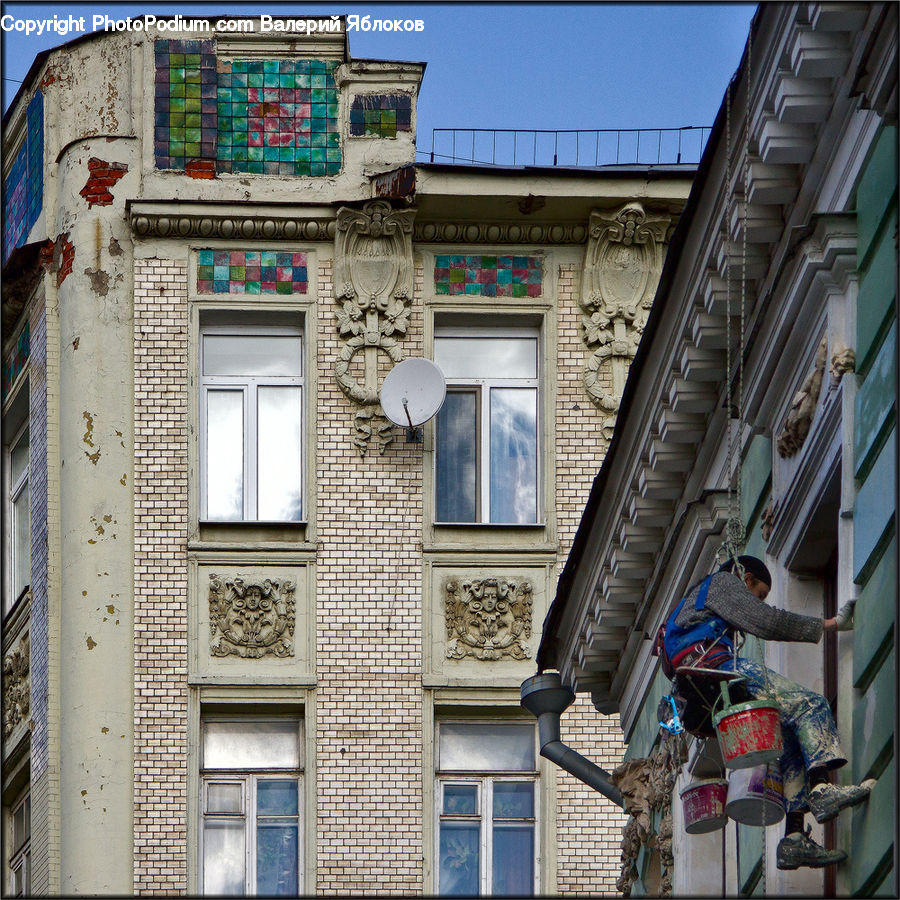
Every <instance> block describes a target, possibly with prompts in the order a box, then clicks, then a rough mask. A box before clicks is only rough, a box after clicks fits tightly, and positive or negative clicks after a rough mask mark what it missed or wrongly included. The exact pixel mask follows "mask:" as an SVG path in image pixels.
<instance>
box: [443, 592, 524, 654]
mask: <svg viewBox="0 0 900 900" xmlns="http://www.w3.org/2000/svg"><path fill="white" fill-rule="evenodd" d="M445 590H446V597H445V615H446V620H447V639H448V644H447V658H448V659H464V658H465V657H467V656H473V657H475V659H483V660H496V659H504V658H512V659H528V658H529V657H530V656H531V648H530V647H528V645H527V644H524V643H523V642H522V639H523V638H530V637H531V608H532V597H531V595H532V587H531V584H530V583H529V582H528V581H524V580H523V581H520V580H512V579H507V578H481V579H478V580H476V581H464V582H460V581H457V580H456V579H451V580H449V581H447V583H446V586H445Z"/></svg>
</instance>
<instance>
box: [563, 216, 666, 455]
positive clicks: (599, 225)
mask: <svg viewBox="0 0 900 900" xmlns="http://www.w3.org/2000/svg"><path fill="white" fill-rule="evenodd" d="M670 223H671V217H670V216H650V215H648V214H647V213H646V212H645V211H644V208H643V206H641V204H640V203H637V202H632V203H626V204H625V205H624V206H623V207H622V208H621V209H619V210H618V212H615V213H609V212H598V211H594V212H592V213H591V218H590V228H589V237H588V244H587V248H586V250H585V255H584V275H583V278H582V297H581V300H579V306H580V307H581V310H582V316H581V326H582V339H583V341H584V343H585V345H586V346H587V348H588V350H589V351H590V353H591V356H590V358H589V359H588V361H587V364H586V365H585V369H584V387H585V390H586V391H587V395H588V397H589V398H590V400H591V402H592V403H593V404H594V405H595V406H597V407H598V408H599V409H601V410H603V411H604V412H606V413H609V414H610V415H608V416H607V417H606V419H605V420H604V422H603V430H604V434H605V436H606V437H607V438H608V437H609V436H610V434H611V433H612V428H613V425H614V424H615V414H616V412H617V411H618V409H619V401H620V400H621V398H622V390H623V389H624V387H625V378H626V376H627V374H628V366H629V364H630V363H631V360H632V359H633V358H634V354H635V352H636V351H637V346H638V342H639V341H640V339H641V334H642V333H643V331H644V324H645V323H646V321H647V314H648V311H649V309H650V305H651V304H652V302H653V297H654V294H655V293H656V285H657V282H658V281H659V275H660V272H661V271H662V263H663V257H664V248H665V244H666V241H667V239H668V230H669V225H670Z"/></svg>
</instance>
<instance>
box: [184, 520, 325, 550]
mask: <svg viewBox="0 0 900 900" xmlns="http://www.w3.org/2000/svg"><path fill="white" fill-rule="evenodd" d="M308 528H309V523H307V522H200V523H199V527H198V529H197V533H196V540H194V541H191V544H190V546H192V547H193V545H195V544H197V543H201V544H207V545H208V544H214V545H220V544H227V545H230V544H239V545H241V546H245V545H246V544H248V543H250V544H269V543H274V544H302V543H305V542H306V535H307V531H308Z"/></svg>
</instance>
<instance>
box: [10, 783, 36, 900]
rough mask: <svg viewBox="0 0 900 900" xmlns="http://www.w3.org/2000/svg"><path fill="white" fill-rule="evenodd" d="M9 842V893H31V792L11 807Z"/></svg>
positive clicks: (15, 894)
mask: <svg viewBox="0 0 900 900" xmlns="http://www.w3.org/2000/svg"><path fill="white" fill-rule="evenodd" d="M11 819H12V821H11V822H10V842H9V895H10V896H12V897H27V896H29V895H30V894H31V792H30V791H26V792H25V794H24V795H23V796H22V797H20V799H19V800H17V801H16V802H15V803H14V804H13V806H12V809H11Z"/></svg>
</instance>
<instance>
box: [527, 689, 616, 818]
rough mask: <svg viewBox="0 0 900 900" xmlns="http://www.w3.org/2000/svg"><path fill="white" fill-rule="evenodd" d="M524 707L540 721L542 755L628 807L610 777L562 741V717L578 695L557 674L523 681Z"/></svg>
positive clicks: (539, 731) (604, 794) (613, 800)
mask: <svg viewBox="0 0 900 900" xmlns="http://www.w3.org/2000/svg"><path fill="white" fill-rule="evenodd" d="M521 690H522V706H524V707H525V709H527V710H528V712H530V713H531V714H532V715H533V716H536V717H537V720H538V734H539V736H540V740H541V756H544V757H546V758H547V759H549V760H550V761H551V762H554V763H556V765H558V766H559V767H560V768H561V769H565V770H566V771H567V772H569V773H570V774H571V775H574V776H575V777H576V778H577V779H578V780H579V781H583V782H584V783H585V784H586V785H588V786H590V787H592V788H593V789H594V790H595V791H599V793H601V794H603V796H604V797H607V798H608V799H610V800H612V802H613V803H616V804H618V805H619V806H622V807H624V805H625V802H624V801H623V799H622V794H621V792H620V791H619V789H618V788H617V787H616V786H615V785H614V784H613V783H612V781H610V774H609V772H607V771H606V769H601V768H600V766H598V765H597V764H596V763H592V762H591V761H590V760H589V759H585V758H584V757H583V756H582V755H581V754H580V753H578V752H577V751H575V750H573V749H572V748H571V747H567V746H566V745H565V744H564V743H563V742H562V741H561V740H560V739H559V717H560V715H561V714H562V713H563V712H564V711H565V710H566V709H568V708H569V707H570V706H571V705H572V703H573V702H574V700H575V692H574V691H573V690H572V689H571V688H569V687H566V686H565V685H564V684H563V683H562V680H561V679H560V677H559V675H558V674H557V673H556V672H545V673H544V674H541V675H533V676H532V677H531V678H526V679H525V680H524V681H523V682H522V689H521Z"/></svg>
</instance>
